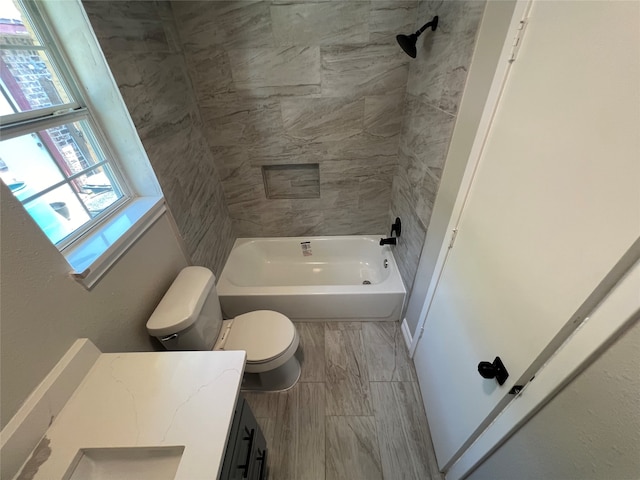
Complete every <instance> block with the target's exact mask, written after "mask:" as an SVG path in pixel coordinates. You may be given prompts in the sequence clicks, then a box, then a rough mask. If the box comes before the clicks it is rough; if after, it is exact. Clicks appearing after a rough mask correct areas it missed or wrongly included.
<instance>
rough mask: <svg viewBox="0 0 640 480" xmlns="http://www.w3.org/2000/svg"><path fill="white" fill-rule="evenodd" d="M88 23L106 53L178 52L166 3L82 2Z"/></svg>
mask: <svg viewBox="0 0 640 480" xmlns="http://www.w3.org/2000/svg"><path fill="white" fill-rule="evenodd" d="M83 4H84V5H85V9H86V10H87V11H88V12H90V15H91V25H92V27H93V29H94V31H95V33H96V36H97V37H98V38H100V39H101V40H102V42H101V47H102V49H103V50H104V51H105V53H107V54H111V53H115V52H120V51H127V52H129V53H133V52H169V51H173V52H175V51H178V50H179V42H178V39H177V33H176V29H175V27H174V24H173V16H172V12H171V7H170V6H169V3H168V2H163V3H160V4H154V2H151V1H131V0H129V1H120V2H104V1H86V2H83Z"/></svg>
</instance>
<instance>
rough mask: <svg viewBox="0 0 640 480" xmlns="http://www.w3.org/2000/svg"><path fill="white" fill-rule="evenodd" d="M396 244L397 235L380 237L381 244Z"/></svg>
mask: <svg viewBox="0 0 640 480" xmlns="http://www.w3.org/2000/svg"><path fill="white" fill-rule="evenodd" d="M395 244H396V238H395V237H391V238H381V239H380V245H395Z"/></svg>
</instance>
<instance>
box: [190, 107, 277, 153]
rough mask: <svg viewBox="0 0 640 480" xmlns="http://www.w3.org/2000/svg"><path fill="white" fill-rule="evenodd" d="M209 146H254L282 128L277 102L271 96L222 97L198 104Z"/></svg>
mask: <svg viewBox="0 0 640 480" xmlns="http://www.w3.org/2000/svg"><path fill="white" fill-rule="evenodd" d="M200 112H201V114H202V121H203V123H204V132H205V135H206V136H207V140H208V142H209V145H211V146H212V147H213V146H218V145H223V146H224V145H230V146H232V145H255V144H256V143H261V142H263V141H266V140H267V139H268V137H271V136H272V135H275V134H278V133H279V132H281V131H282V130H283V126H282V115H281V112H280V103H279V102H278V101H277V100H276V99H273V98H264V99H262V98H242V97H235V96H225V97H221V98H216V99H214V100H213V101H211V102H207V103H206V104H202V103H201V104H200Z"/></svg>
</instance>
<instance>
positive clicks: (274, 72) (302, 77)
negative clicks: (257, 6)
mask: <svg viewBox="0 0 640 480" xmlns="http://www.w3.org/2000/svg"><path fill="white" fill-rule="evenodd" d="M229 61H230V64H231V72H232V74H233V82H234V84H235V89H236V91H237V92H238V93H239V94H241V95H245V96H250V97H251V96H256V97H259V96H269V95H277V94H279V93H281V94H283V95H312V94H319V93H320V49H319V48H318V47H278V48H245V49H237V50H229Z"/></svg>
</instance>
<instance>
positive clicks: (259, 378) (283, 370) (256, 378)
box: [240, 355, 301, 392]
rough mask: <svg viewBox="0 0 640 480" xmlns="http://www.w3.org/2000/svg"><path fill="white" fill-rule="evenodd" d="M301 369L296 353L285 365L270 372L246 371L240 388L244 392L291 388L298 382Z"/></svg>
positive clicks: (278, 390)
mask: <svg viewBox="0 0 640 480" xmlns="http://www.w3.org/2000/svg"><path fill="white" fill-rule="evenodd" d="M300 370H301V368H300V362H299V361H298V359H297V358H296V356H295V355H294V356H292V357H291V358H290V359H289V360H287V361H286V362H285V363H284V364H283V365H280V366H279V367H277V368H274V369H273V370H269V371H268V372H261V373H249V372H245V373H244V376H243V377H242V386H241V387H240V390H242V391H243V392H282V391H285V390H289V389H290V388H292V387H293V386H294V385H295V384H296V383H298V379H299V378H300Z"/></svg>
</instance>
